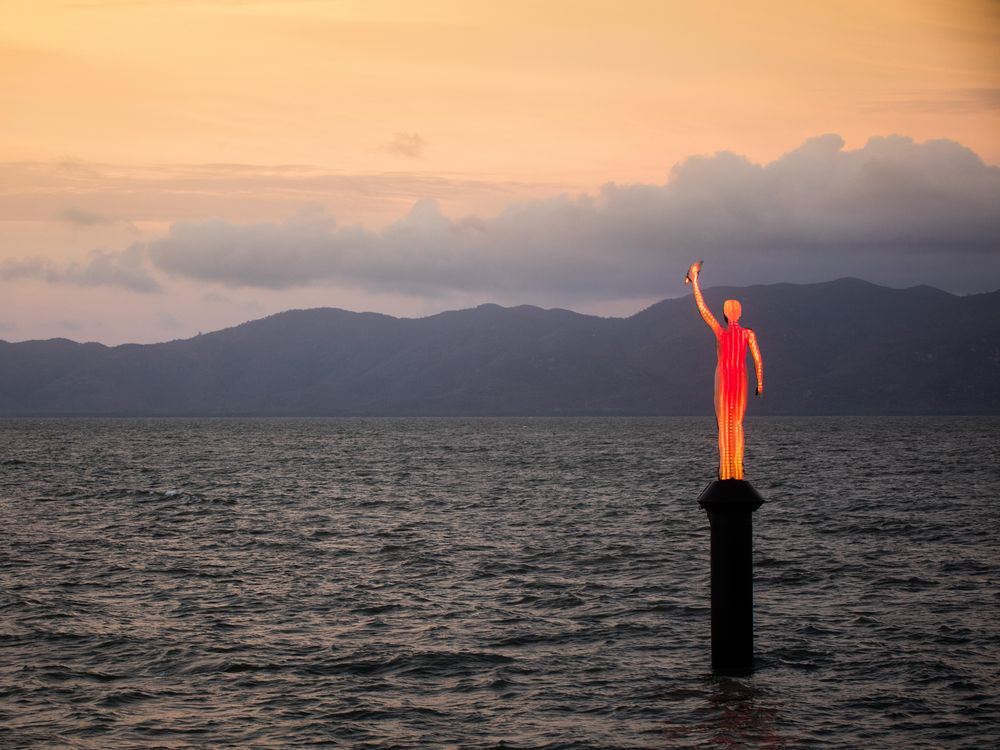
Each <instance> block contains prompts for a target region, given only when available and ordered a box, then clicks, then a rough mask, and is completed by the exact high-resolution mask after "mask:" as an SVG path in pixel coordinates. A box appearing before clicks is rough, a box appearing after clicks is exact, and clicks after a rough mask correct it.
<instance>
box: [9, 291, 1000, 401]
mask: <svg viewBox="0 0 1000 750" xmlns="http://www.w3.org/2000/svg"><path fill="white" fill-rule="evenodd" d="M705 297H706V299H707V300H708V302H709V306H710V307H711V308H712V309H713V310H714V311H716V314H717V315H719V316H720V320H721V310H722V302H723V300H724V299H727V298H736V299H739V300H740V301H741V302H742V304H743V318H742V320H741V324H743V325H745V326H747V327H750V328H753V329H754V330H755V331H756V332H757V337H758V340H759V341H760V345H761V350H762V352H763V359H764V369H765V377H764V379H765V397H764V398H763V399H760V400H753V401H752V402H751V404H750V410H751V413H752V414H761V415H765V414H774V415H777V414H781V415H796V414H801V415H823V414H859V415H867V414H885V415H893V414H1000V291H998V292H992V293H989V294H978V295H970V296H955V295H952V294H948V293H946V292H943V291H941V290H938V289H934V288H931V287H927V286H920V287H913V288H910V289H889V288H886V287H881V286H876V285H874V284H871V283H868V282H865V281H861V280H859V279H839V280H837V281H831V282H826V283H821V284H770V285H762V286H750V287H743V288H726V287H716V288H712V289H708V290H706V291H705ZM714 367H715V351H714V339H713V337H712V335H711V332H710V331H709V329H708V327H707V326H706V325H705V324H704V322H702V320H701V319H700V317H699V315H698V312H697V310H696V308H695V305H694V302H693V301H692V299H691V298H690V297H687V298H679V299H668V300H664V301H662V302H659V303H657V304H655V305H652V306H651V307H649V308H647V309H645V310H643V311H642V312H639V313H637V314H636V315H633V316H631V317H629V318H601V317H596V316H591V315H582V314H578V313H574V312H570V311H568V310H560V309H552V310H544V309H541V308H538V307H531V306H520V307H511V308H504V307H500V306H497V305H481V306H479V307H476V308H474V309H468V310H459V311H451V312H444V313H440V314H438V315H432V316H430V317H425V318H419V319H407V318H394V317H390V316H388V315H379V314H374V313H354V312H348V311H345V310H339V309H334V308H318V309H311V310H290V311H287V312H283V313H278V314H276V315H271V316H269V317H266V318H262V319H260V320H254V321H250V322H248V323H244V324H242V325H238V326H235V327H233V328H228V329H225V330H221V331H216V332H213V333H208V334H203V335H198V336H196V337H194V338H190V339H183V340H176V341H170V342H166V343H160V344H145V345H140V344H124V345H121V346H113V347H109V346H105V345H103V344H97V343H86V344H81V343H76V342H73V341H69V340H66V339H50V340H46V341H24V342H19V343H9V342H5V341H0V416H238V415H245V416H265V415H274V416H376V415H397V416H425V415H426V416H458V415H468V416H475V415H524V416H528V415H619V414H620V415H698V414H711V413H712V382H713V371H714ZM749 370H750V372H751V373H752V365H750V366H749ZM751 378H752V374H751ZM752 391H753V386H752V381H751V393H752Z"/></svg>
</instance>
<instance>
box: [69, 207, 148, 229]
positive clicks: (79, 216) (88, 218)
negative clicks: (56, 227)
mask: <svg viewBox="0 0 1000 750" xmlns="http://www.w3.org/2000/svg"><path fill="white" fill-rule="evenodd" d="M56 220H57V221H64V222H66V223H67V224H75V225H76V226H80V227H95V226H108V225H111V224H124V225H125V226H126V227H128V228H129V229H130V230H131V231H132V232H138V230H137V229H136V227H135V225H134V224H133V223H132V222H131V221H128V220H126V219H116V218H114V217H113V216H105V215H104V214H100V213H97V212H96V211H87V210H85V209H82V208H64V209H63V210H62V211H60V212H59V213H58V214H56Z"/></svg>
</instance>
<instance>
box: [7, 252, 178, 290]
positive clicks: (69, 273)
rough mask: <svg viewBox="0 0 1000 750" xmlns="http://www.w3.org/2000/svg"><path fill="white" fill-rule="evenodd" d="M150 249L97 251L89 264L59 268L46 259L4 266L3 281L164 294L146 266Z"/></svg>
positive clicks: (9, 263) (18, 261)
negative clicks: (31, 281) (47, 283)
mask: <svg viewBox="0 0 1000 750" xmlns="http://www.w3.org/2000/svg"><path fill="white" fill-rule="evenodd" d="M145 256H146V249H145V247H144V246H142V245H140V244H138V243H136V244H133V245H131V246H130V247H129V248H127V249H125V250H122V251H120V252H111V251H104V250H94V251H92V252H91V253H90V256H89V257H88V259H87V261H86V262H85V263H77V262H72V263H68V264H66V265H62V266H60V265H58V264H56V263H53V262H52V261H50V260H45V259H42V258H29V259H27V260H7V261H4V262H3V263H0V279H4V280H8V281H10V280H16V279H24V278H34V279H42V280H44V281H47V282H49V283H51V284H73V285H76V286H85V287H98V286H109V287H120V288H122V289H127V290H129V291H132V292H142V293H151V292H159V291H161V288H160V285H159V284H158V283H157V281H156V279H154V278H153V277H152V276H151V275H150V273H149V270H148V268H147V267H146V262H145Z"/></svg>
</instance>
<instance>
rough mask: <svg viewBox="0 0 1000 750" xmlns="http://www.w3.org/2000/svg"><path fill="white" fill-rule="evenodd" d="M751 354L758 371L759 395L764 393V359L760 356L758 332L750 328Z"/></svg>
mask: <svg viewBox="0 0 1000 750" xmlns="http://www.w3.org/2000/svg"><path fill="white" fill-rule="evenodd" d="M747 333H748V334H749V341H748V343H749V344H750V356H752V357H753V367H754V369H755V370H756V371H757V395H758V396H763V395H764V360H762V359H761V358H760V346H758V345H757V334H755V333H754V332H753V331H751V330H748V331H747Z"/></svg>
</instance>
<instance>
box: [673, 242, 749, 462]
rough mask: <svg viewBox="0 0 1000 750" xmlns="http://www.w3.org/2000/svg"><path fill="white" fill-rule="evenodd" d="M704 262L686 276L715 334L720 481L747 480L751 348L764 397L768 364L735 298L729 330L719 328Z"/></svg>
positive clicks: (727, 309) (729, 306)
mask: <svg viewBox="0 0 1000 750" xmlns="http://www.w3.org/2000/svg"><path fill="white" fill-rule="evenodd" d="M701 264H702V261H700V260H699V261H698V262H697V263H692V264H691V267H690V268H689V269H688V272H687V275H686V276H685V277H684V283H685V284H691V285H692V286H693V287H694V300H695V302H696V303H697V305H698V312H700V313H701V317H703V318H704V319H705V322H706V323H708V326H709V328H711V329H712V333H714V334H715V340H716V344H717V348H716V352H717V354H718V363H717V364H716V367H715V417H716V420H718V423H719V479H743V413H744V412H745V411H746V408H747V367H746V358H747V347H748V346H749V347H750V353H751V354H752V355H753V363H754V367H755V368H756V371H757V395H758V396H762V395H764V363H763V362H762V361H761V358H760V347H758V346H757V337H756V335H754V332H753V331H752V330H750V329H749V328H743V327H742V326H740V324H739V320H740V313H741V311H742V308H741V306H740V303H739V302H737V301H736V300H734V299H727V300H726V303H725V305H724V306H723V313H724V315H725V319H726V327H725V328H723V327H722V326H721V325H719V321H717V320H716V319H715V316H713V315H712V313H711V311H710V310H709V309H708V305H706V304H705V299H704V297H702V296H701V287H700V286H699V285H698V275H699V274H700V273H701Z"/></svg>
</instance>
